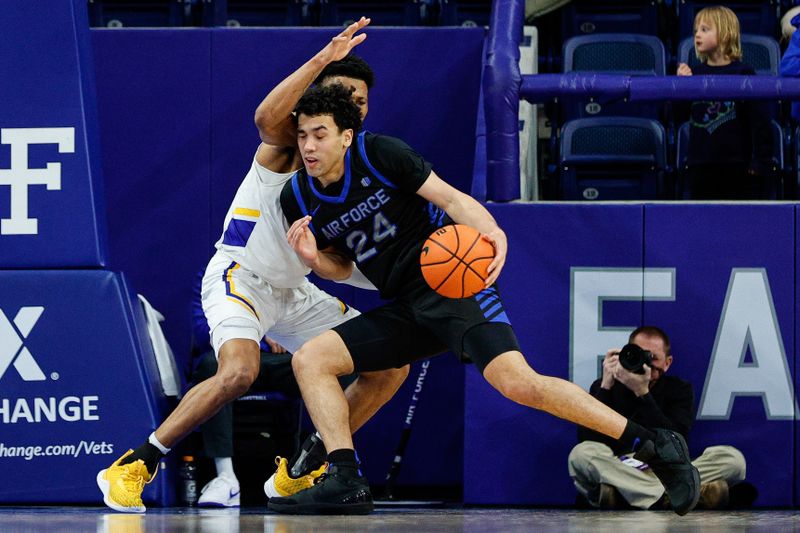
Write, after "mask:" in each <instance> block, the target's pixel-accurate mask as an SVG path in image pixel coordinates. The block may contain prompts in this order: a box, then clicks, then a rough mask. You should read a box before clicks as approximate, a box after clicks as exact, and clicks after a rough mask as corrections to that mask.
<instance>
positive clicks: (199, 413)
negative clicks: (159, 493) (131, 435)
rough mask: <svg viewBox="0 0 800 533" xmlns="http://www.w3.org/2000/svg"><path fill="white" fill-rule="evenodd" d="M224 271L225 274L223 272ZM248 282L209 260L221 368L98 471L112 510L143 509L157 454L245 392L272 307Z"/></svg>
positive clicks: (218, 260)
mask: <svg viewBox="0 0 800 533" xmlns="http://www.w3.org/2000/svg"><path fill="white" fill-rule="evenodd" d="M234 266H235V268H234ZM223 271H226V272H229V275H226V276H223ZM249 283H250V276H249V275H248V274H247V273H244V274H243V273H242V271H241V269H240V268H239V267H238V265H236V263H231V262H230V261H229V260H227V259H225V258H224V257H221V256H215V257H214V258H212V260H211V261H210V262H209V266H208V268H207V269H206V275H205V277H204V279H203V289H202V299H203V309H204V311H205V313H206V317H207V318H208V323H209V327H210V329H211V339H212V345H213V348H214V350H215V352H216V353H217V357H218V360H219V368H218V370H217V373H216V374H215V375H214V376H213V377H211V378H209V379H207V380H205V381H203V382H202V383H199V384H198V385H196V386H195V387H193V388H192V389H191V390H189V392H187V393H186V395H185V396H184V397H183V398H182V399H181V401H180V403H179V404H178V406H177V407H176V408H175V410H174V411H173V412H172V413H171V414H170V415H169V416H168V417H167V419H166V420H165V421H164V422H163V423H162V424H161V425H160V426H159V427H158V429H156V431H155V432H153V433H152V434H151V435H150V437H149V438H148V439H147V441H145V442H144V443H143V444H141V445H140V446H139V447H137V448H136V449H134V450H129V451H128V452H126V453H125V454H124V455H123V456H122V457H120V458H119V459H117V461H115V462H114V463H113V464H112V465H111V466H110V467H109V468H107V469H104V470H102V471H100V472H99V473H98V475H97V478H96V479H97V484H98V487H99V488H100V490H101V491H102V492H103V499H104V501H105V503H106V504H107V505H108V506H109V507H111V508H112V509H115V510H118V511H123V512H144V511H145V507H144V504H143V503H142V500H141V494H142V490H143V489H144V485H145V484H146V483H149V482H150V481H152V479H153V478H154V477H155V475H156V472H157V469H158V464H159V462H160V460H161V457H163V455H164V454H166V453H168V452H169V451H170V448H172V447H173V446H174V445H175V444H177V443H178V442H179V441H180V440H181V439H182V438H183V437H184V436H185V435H186V434H188V433H189V432H190V431H192V430H193V429H194V428H196V427H197V426H198V425H200V424H201V423H203V422H205V421H206V420H207V419H208V418H210V417H211V416H213V415H214V414H215V413H216V412H217V411H218V410H219V409H220V407H221V406H222V405H224V404H225V403H227V402H229V401H232V400H233V399H235V398H237V397H238V396H240V395H242V394H244V392H245V391H247V389H248V388H249V387H250V384H252V382H253V381H254V380H255V378H256V377H257V375H258V369H259V362H260V359H259V354H260V351H259V347H258V341H259V340H260V339H261V337H263V335H264V331H265V330H266V329H267V328H268V327H269V326H270V325H271V323H272V322H271V319H270V318H269V317H270V316H272V315H274V310H272V309H271V308H270V307H269V305H268V304H267V303H265V302H264V301H263V300H262V299H261V298H259V293H258V291H257V290H256V288H254V287H252V286H250V284H249ZM259 317H261V318H259Z"/></svg>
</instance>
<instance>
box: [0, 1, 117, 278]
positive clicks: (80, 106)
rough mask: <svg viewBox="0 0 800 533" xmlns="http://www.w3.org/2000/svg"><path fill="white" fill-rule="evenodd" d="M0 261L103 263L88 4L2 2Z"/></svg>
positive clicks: (21, 264)
mask: <svg viewBox="0 0 800 533" xmlns="http://www.w3.org/2000/svg"><path fill="white" fill-rule="evenodd" d="M0 11H1V12H2V13H3V16H2V17H0V44H2V46H0V64H2V65H3V83H0V102H2V103H3V104H2V106H0V268H63V267H71V268H75V267H88V268H93V267H98V266H103V265H104V264H105V262H106V250H105V238H106V235H105V233H106V228H105V212H104V208H103V191H102V179H101V174H100V170H101V169H100V157H99V156H100V151H99V148H100V147H99V143H98V134H97V120H96V112H97V108H96V106H95V98H94V94H95V88H94V73H93V69H92V50H91V47H90V43H89V31H88V21H87V15H86V3H85V2H72V1H63V0H62V1H58V2H51V3H49V4H48V7H47V13H46V14H45V13H43V11H42V8H41V6H40V5H39V4H38V3H36V2H15V1H13V0H3V1H0Z"/></svg>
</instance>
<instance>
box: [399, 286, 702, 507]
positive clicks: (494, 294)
mask: <svg viewBox="0 0 800 533" xmlns="http://www.w3.org/2000/svg"><path fill="white" fill-rule="evenodd" d="M415 304H416V314H415V317H417V320H424V321H425V323H426V324H428V326H427V327H429V328H432V329H434V330H435V331H437V334H438V335H439V336H440V337H441V338H442V339H444V340H445V342H446V343H447V344H448V346H450V348H451V350H453V351H454V352H456V353H463V354H466V355H468V356H469V357H470V358H471V359H472V360H473V361H474V362H475V364H476V365H477V366H478V369H479V370H480V371H481V373H482V374H483V376H484V377H485V378H486V380H487V381H488V382H489V383H490V384H491V385H492V386H493V387H495V388H496V389H497V390H498V391H500V392H501V393H502V394H503V395H504V396H506V397H507V398H509V399H511V400H513V401H515V402H517V403H520V404H522V405H526V406H528V407H533V408H535V409H540V410H543V411H546V412H548V413H550V414H552V415H555V416H558V417H560V418H564V419H566V420H569V421H571V422H574V423H576V424H580V425H582V426H585V427H588V428H590V429H593V430H595V431H597V432H598V433H602V434H604V435H608V436H609V437H612V438H614V439H618V440H620V441H622V442H624V443H625V445H626V446H628V447H629V449H631V450H637V449H638V450H639V451H638V452H637V454H636V458H637V459H638V460H640V461H643V462H646V463H648V464H649V465H650V466H651V467H652V469H653V472H654V473H655V474H656V475H657V476H658V478H659V480H660V481H661V482H662V484H664V487H665V488H666V490H667V493H668V494H669V496H670V500H671V504H672V506H673V509H674V510H675V511H676V512H677V513H679V514H684V513H687V512H688V511H689V510H690V509H692V508H693V507H694V506H695V505H696V503H697V498H698V496H699V489H700V478H699V475H698V474H697V469H696V468H694V467H693V466H692V465H691V462H690V458H689V451H688V449H687V448H686V443H685V442H684V441H683V438H682V437H681V436H680V435H678V434H677V433H674V432H671V431H666V430H653V431H651V430H650V429H645V428H643V427H641V426H639V425H638V424H635V423H633V422H632V421H630V420H627V419H626V418H625V417H623V416H622V415H620V414H619V413H617V412H616V411H614V410H613V409H611V408H610V407H608V406H606V405H605V404H603V403H601V402H600V401H598V400H596V399H595V398H594V397H592V396H591V395H590V394H589V393H588V392H586V391H584V390H583V389H581V388H580V387H578V386H577V385H575V384H574V383H571V382H569V381H566V380H563V379H559V378H555V377H550V376H543V375H540V374H538V373H536V372H535V371H534V370H533V369H532V368H531V367H530V366H529V365H528V363H527V361H526V360H525V358H524V357H523V356H522V353H520V349H519V342H518V341H517V338H516V335H515V334H514V330H513V329H512V328H511V324H510V322H509V319H508V316H507V315H506V313H505V310H504V308H503V303H502V300H501V298H500V294H499V292H498V290H497V288H496V287H490V288H489V289H485V290H483V291H481V292H480V293H478V294H477V295H475V296H474V297H471V298H460V299H448V298H444V297H442V296H440V295H438V294H436V293H435V292H433V291H432V290H427V291H421V293H420V294H419V295H418V297H417V300H416V302H415Z"/></svg>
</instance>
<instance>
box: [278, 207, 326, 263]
mask: <svg viewBox="0 0 800 533" xmlns="http://www.w3.org/2000/svg"><path fill="white" fill-rule="evenodd" d="M309 224H311V217H310V216H308V215H306V216H304V217H303V218H300V219H297V220H295V221H294V223H293V224H292V226H291V227H290V228H289V231H288V232H286V240H287V241H288V242H289V246H291V247H292V249H293V250H294V251H295V253H296V254H297V255H298V256H299V257H300V260H301V261H303V263H305V264H306V265H307V266H308V267H310V268H313V266H314V265H316V263H317V261H318V259H319V251H318V250H317V239H316V238H315V237H314V234H313V233H312V232H311V230H310V229H309V227H308V226H309Z"/></svg>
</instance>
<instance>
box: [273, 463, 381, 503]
mask: <svg viewBox="0 0 800 533" xmlns="http://www.w3.org/2000/svg"><path fill="white" fill-rule="evenodd" d="M267 508H268V509H269V510H270V511H274V512H276V513H283V514H305V515H310V514H343V515H345V514H347V515H349V514H369V513H370V512H371V511H372V509H373V508H374V505H373V503H372V494H371V493H370V490H369V483H367V478H366V477H364V476H363V475H362V474H361V471H360V470H359V469H358V467H357V466H354V465H352V466H351V465H342V464H331V465H329V466H328V471H327V472H325V473H324V474H322V475H321V476H320V477H319V478H318V479H317V480H316V483H315V484H314V486H313V487H311V488H310V489H306V490H302V491H300V492H298V493H296V494H293V495H292V496H288V497H283V498H270V499H269V504H268V505H267Z"/></svg>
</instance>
